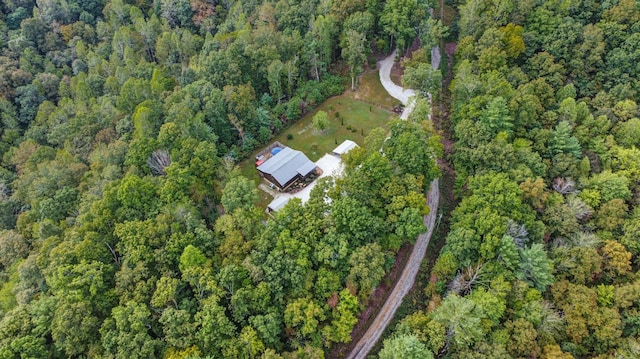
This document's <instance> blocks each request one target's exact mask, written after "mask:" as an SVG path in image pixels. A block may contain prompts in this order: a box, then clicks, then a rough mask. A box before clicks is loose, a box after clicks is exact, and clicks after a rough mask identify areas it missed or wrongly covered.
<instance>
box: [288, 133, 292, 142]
mask: <svg viewBox="0 0 640 359" xmlns="http://www.w3.org/2000/svg"><path fill="white" fill-rule="evenodd" d="M287 140H289V141H291V140H293V135H292V134H291V133H287Z"/></svg>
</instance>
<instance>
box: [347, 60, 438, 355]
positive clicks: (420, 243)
mask: <svg viewBox="0 0 640 359" xmlns="http://www.w3.org/2000/svg"><path fill="white" fill-rule="evenodd" d="M395 56H396V52H395V51H394V52H393V53H392V54H391V55H390V56H389V57H387V58H385V59H384V60H382V61H380V82H382V86H384V88H385V89H386V90H387V91H388V92H389V94H390V95H391V96H392V97H395V98H396V99H398V100H399V101H400V102H402V103H403V104H406V103H407V101H409V99H410V98H411V96H413V95H415V93H414V92H413V90H410V89H403V88H402V87H400V86H398V85H396V84H394V83H393V82H392V81H391V77H390V74H391V67H393V61H394V59H395ZM412 109H413V106H411V104H410V105H409V106H407V107H405V110H404V112H402V116H400V118H402V119H407V118H408V117H409V114H410V113H411V110H412ZM439 201H440V188H439V186H438V179H435V180H433V182H431V187H430V188H429V193H428V194H427V205H428V206H429V208H430V209H431V211H430V212H429V214H428V215H426V216H424V219H423V221H424V224H425V226H427V232H425V233H422V234H420V235H419V236H418V239H416V243H415V245H414V246H413V251H412V252H411V255H410V256H409V260H408V261H407V263H406V265H405V267H404V269H403V270H402V274H401V275H400V278H399V279H398V282H397V283H396V285H395V287H394V288H393V291H392V292H391V294H390V295H389V298H387V301H386V302H385V303H384V305H383V306H382V308H380V311H379V312H378V315H377V316H376V318H375V319H374V320H373V322H372V323H371V325H370V326H369V329H368V330H367V332H366V333H365V334H364V335H363V336H362V338H360V340H359V341H358V343H357V344H356V345H355V346H354V348H353V350H352V351H351V353H349V355H348V356H347V358H348V359H360V358H366V357H367V354H369V351H371V349H372V348H373V347H374V346H375V345H376V342H378V340H379V339H380V336H381V335H382V332H384V329H385V328H386V327H387V326H388V325H389V323H390V322H391V320H392V319H393V317H394V315H395V314H396V310H398V308H399V307H400V304H402V300H403V299H404V296H405V295H406V294H407V293H408V292H409V290H410V289H411V287H413V283H414V282H415V280H416V276H417V275H418V270H419V269H420V263H422V260H423V259H424V255H425V253H426V252H427V247H428V246H429V239H431V233H432V232H433V228H434V227H435V223H436V214H437V212H438V203H439Z"/></svg>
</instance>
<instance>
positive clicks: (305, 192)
mask: <svg viewBox="0 0 640 359" xmlns="http://www.w3.org/2000/svg"><path fill="white" fill-rule="evenodd" d="M316 166H318V167H320V168H321V169H322V175H320V176H319V177H318V178H316V180H315V181H313V182H311V183H310V184H309V185H308V186H307V187H305V188H303V189H302V190H300V191H299V192H296V193H279V194H278V195H277V196H276V197H275V198H274V201H275V200H276V198H300V199H301V200H302V202H303V203H304V202H306V201H308V200H309V196H310V195H311V190H312V189H313V187H315V186H316V183H317V182H318V179H319V178H322V177H326V176H334V177H337V176H340V175H341V174H342V160H341V159H340V157H337V156H334V155H330V154H325V155H324V156H322V158H320V159H319V160H317V161H316ZM272 203H273V202H272Z"/></svg>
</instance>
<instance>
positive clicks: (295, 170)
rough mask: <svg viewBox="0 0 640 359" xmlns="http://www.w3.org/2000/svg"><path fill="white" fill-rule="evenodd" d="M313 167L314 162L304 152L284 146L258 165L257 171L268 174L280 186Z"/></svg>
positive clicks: (303, 174)
mask: <svg viewBox="0 0 640 359" xmlns="http://www.w3.org/2000/svg"><path fill="white" fill-rule="evenodd" d="M315 168H316V165H315V163H313V162H311V160H310V159H309V158H307V156H305V154H304V153H302V152H300V151H296V150H293V149H291V148H289V147H285V148H283V149H282V151H280V152H278V153H277V154H275V155H274V156H272V157H271V158H269V159H268V160H266V161H265V162H264V163H263V164H261V165H260V166H258V171H260V172H262V173H268V174H270V175H271V176H273V178H274V179H275V180H276V181H278V183H279V184H280V186H284V185H285V184H286V183H287V182H289V181H290V180H291V179H293V178H294V177H296V176H297V175H298V174H300V175H302V176H306V175H307V174H309V172H311V171H312V170H313V169H315Z"/></svg>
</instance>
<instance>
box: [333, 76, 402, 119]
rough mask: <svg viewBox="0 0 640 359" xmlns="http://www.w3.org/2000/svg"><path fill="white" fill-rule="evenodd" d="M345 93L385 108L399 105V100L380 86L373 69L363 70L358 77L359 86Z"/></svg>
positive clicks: (378, 78) (389, 108) (378, 77)
mask: <svg viewBox="0 0 640 359" xmlns="http://www.w3.org/2000/svg"><path fill="white" fill-rule="evenodd" d="M345 95H346V96H349V97H351V98H353V99H356V100H360V101H363V102H367V103H369V104H372V105H375V106H378V107H381V108H383V109H387V110H391V109H392V108H393V107H394V106H397V105H400V101H398V100H396V99H395V98H393V97H391V96H389V94H388V93H387V91H386V90H385V89H384V87H382V84H381V83H380V75H379V74H378V71H375V70H371V71H367V72H365V74H364V75H362V77H361V78H360V86H358V88H357V89H356V91H351V90H349V91H347V92H346V93H345Z"/></svg>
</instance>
